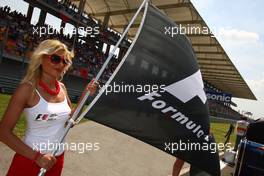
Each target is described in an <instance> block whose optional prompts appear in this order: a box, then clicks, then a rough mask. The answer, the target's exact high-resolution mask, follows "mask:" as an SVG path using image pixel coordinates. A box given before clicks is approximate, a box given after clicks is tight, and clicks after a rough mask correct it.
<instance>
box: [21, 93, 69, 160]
mask: <svg viewBox="0 0 264 176" xmlns="http://www.w3.org/2000/svg"><path fill="white" fill-rule="evenodd" d="M36 92H37V94H38V95H39V97H40V99H39V102H38V103H37V104H36V105H35V106H33V107H30V108H25V109H24V112H25V115H26V120H27V130H26V135H25V138H24V142H25V143H26V144H27V145H28V146H30V147H31V148H32V149H34V150H38V151H40V152H41V153H42V154H47V153H52V151H53V150H54V149H55V147H56V145H57V146H60V147H59V150H58V151H57V153H56V156H58V155H60V154H62V153H63V152H64V145H63V144H64V143H62V144H61V145H59V143H58V137H59V136H60V135H61V133H62V131H63V130H64V124H65V122H66V121H67V120H68V118H69V114H70V112H71V108H70V107H69V105H68V103H67V99H66V96H64V101H62V102H59V103H50V102H47V101H46V100H45V99H44V98H43V97H42V96H41V94H40V93H39V92H38V91H37V90H36Z"/></svg>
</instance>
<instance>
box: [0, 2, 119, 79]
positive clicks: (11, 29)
mask: <svg viewBox="0 0 264 176" xmlns="http://www.w3.org/2000/svg"><path fill="white" fill-rule="evenodd" d="M0 18H1V25H0V42H1V43H3V42H5V45H4V46H5V47H4V52H5V53H8V54H11V55H16V56H20V57H25V58H30V55H31V53H32V51H33V50H34V48H35V47H36V46H37V45H38V44H39V42H41V41H43V40H45V39H58V40H60V41H62V42H64V43H65V44H66V45H67V46H68V47H70V48H71V46H72V45H73V40H74V39H73V36H70V35H64V34H62V33H59V32H57V33H53V34H46V35H43V36H41V38H39V36H38V35H37V34H34V32H33V27H36V26H38V24H37V25H35V26H34V25H32V24H30V23H29V22H28V20H27V18H26V16H25V15H23V14H21V13H19V12H17V11H11V10H10V8H9V7H7V6H5V7H1V8H0ZM42 27H43V26H42ZM44 27H46V28H47V27H48V25H46V24H45V25H44ZM50 29H52V27H50ZM5 35H7V36H5ZM5 37H6V38H7V40H6V41H4V38H5ZM94 42H95V41H93V42H81V41H77V42H75V46H74V53H75V58H74V60H73V67H72V70H71V72H70V74H74V75H77V76H81V77H83V78H85V79H87V78H90V77H94V76H95V75H96V73H98V71H99V69H100V68H101V67H102V65H103V63H104V61H105V59H106V57H107V56H108V55H107V54H104V53H103V52H102V51H99V49H98V47H97V46H96V44H95V43H94ZM114 57H115V58H113V59H112V62H110V63H109V66H108V67H107V69H106V71H105V73H104V75H103V79H107V78H108V77H109V76H110V75H111V73H112V72H113V70H114V69H115V67H116V66H117V64H118V62H119V61H118V59H117V58H116V57H117V56H114Z"/></svg>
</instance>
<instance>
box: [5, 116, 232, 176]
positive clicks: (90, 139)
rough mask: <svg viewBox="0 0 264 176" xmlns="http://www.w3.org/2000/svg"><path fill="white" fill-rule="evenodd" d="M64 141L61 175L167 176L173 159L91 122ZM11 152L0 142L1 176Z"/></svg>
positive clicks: (225, 174)
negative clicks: (63, 161) (66, 145)
mask: <svg viewBox="0 0 264 176" xmlns="http://www.w3.org/2000/svg"><path fill="white" fill-rule="evenodd" d="M66 142H67V143H68V150H67V151H66V153H65V165H64V169H63V174H62V175H63V176H76V175H79V176H124V175H126V176H170V175H171V171H172V166H173V163H174V161H175V157H173V156H171V155H169V154H166V153H164V152H162V151H160V150H159V149H156V148H154V147H152V146H150V145H148V144H145V143H143V142H141V141H139V140H136V139H134V138H132V137H130V136H128V135H125V134H123V133H120V132H118V131H116V130H113V129H110V128H108V127H105V126H103V125H100V124H97V123H94V122H91V121H88V122H85V123H82V124H79V125H77V126H75V127H74V128H72V129H71V131H70V133H69V135H68V136H67V139H66ZM83 146H85V147H83ZM84 148H85V150H83V149H84ZM13 155H14V152H13V151H12V150H10V149H9V148H8V147H6V146H5V145H4V144H3V143H1V142H0V175H1V176H2V175H5V174H6V172H7V170H8V168H9V165H10V163H11V160H12V157H13ZM221 166H222V167H223V168H224V170H222V171H223V172H222V175H223V176H230V175H231V174H230V173H231V172H232V168H229V167H225V165H224V164H223V163H222V165H221ZM188 171H189V165H188V164H185V165H184V167H183V169H182V172H181V175H184V176H187V175H189V174H188Z"/></svg>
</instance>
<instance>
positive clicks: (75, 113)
mask: <svg viewBox="0 0 264 176" xmlns="http://www.w3.org/2000/svg"><path fill="white" fill-rule="evenodd" d="M148 1H149V0H144V1H143V2H142V4H141V5H140V7H139V8H138V10H137V12H136V13H135V15H134V16H133V18H132V19H131V20H130V22H129V24H128V25H127V27H126V29H125V31H124V32H123V34H122V35H121V37H120V39H119V40H118V42H117V43H116V45H115V47H114V48H113V49H112V51H111V52H110V54H109V56H108V57H107V59H106V61H105V62H104V64H103V66H102V68H101V69H100V71H99V72H98V74H97V75H96V77H95V79H94V82H97V81H98V80H99V78H100V77H101V76H102V74H103V72H104V70H105V68H106V66H107V65H108V63H109V61H110V60H111V58H112V57H113V55H114V53H115V51H116V49H117V47H118V46H119V45H120V43H121V42H122V40H123V39H124V38H125V36H126V34H127V33H128V30H129V29H130V27H131V25H132V24H133V23H134V21H135V20H136V17H137V16H138V14H139V12H140V11H141V9H142V8H143V7H144V5H145V4H146V2H148ZM90 93H91V92H90V91H86V93H85V95H84V97H83V98H82V99H81V101H80V103H79V104H78V106H77V108H76V109H75V111H74V113H73V114H72V116H71V118H70V119H69V121H68V124H67V126H66V127H65V130H64V131H63V134H62V135H61V136H60V138H59V139H58V142H59V143H62V142H63V140H64V138H65V137H66V135H67V134H68V132H69V130H70V128H71V127H72V126H73V124H74V122H75V120H76V119H77V118H78V114H79V112H80V111H81V110H82V108H83V106H84V105H85V102H86V100H87V98H88V97H89V95H90ZM57 151H58V145H56V149H55V150H53V152H52V155H53V156H55V154H56V153H57ZM46 172H47V170H46V169H44V168H41V169H40V172H39V174H38V176H44V175H45V173H46Z"/></svg>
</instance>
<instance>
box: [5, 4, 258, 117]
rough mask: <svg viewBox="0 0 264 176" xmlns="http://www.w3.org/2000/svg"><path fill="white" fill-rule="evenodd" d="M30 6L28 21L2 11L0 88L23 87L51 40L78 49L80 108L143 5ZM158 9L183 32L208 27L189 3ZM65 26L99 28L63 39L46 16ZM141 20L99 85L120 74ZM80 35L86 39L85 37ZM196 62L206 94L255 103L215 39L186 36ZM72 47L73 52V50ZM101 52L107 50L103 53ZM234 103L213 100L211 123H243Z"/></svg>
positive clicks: (69, 78)
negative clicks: (37, 51) (33, 58)
mask: <svg viewBox="0 0 264 176" xmlns="http://www.w3.org/2000/svg"><path fill="white" fill-rule="evenodd" d="M25 2H27V3H28V4H29V6H28V11H27V13H26V14H27V15H23V14H21V13H19V12H16V11H12V10H11V9H10V7H7V6H5V7H1V9H0V18H1V22H0V42H1V44H0V88H1V92H3V93H9V94H11V93H12V92H13V91H14V89H15V88H16V86H17V85H18V84H19V82H20V80H21V78H22V76H23V74H24V73H25V69H26V66H27V63H28V60H29V58H30V55H31V53H32V51H33V50H34V48H35V47H36V46H37V45H38V43H39V42H41V41H42V40H45V39H48V38H55V39H59V40H61V41H63V42H64V43H66V44H67V45H68V47H69V48H74V53H75V59H74V62H73V67H72V69H71V71H70V72H69V73H68V74H67V75H66V76H65V77H64V80H63V81H64V83H65V84H66V86H67V87H68V90H69V95H70V98H71V99H72V100H73V101H74V102H76V101H77V100H78V98H79V96H80V94H81V91H82V88H83V86H84V85H85V84H86V83H87V82H88V81H89V80H90V79H91V78H93V77H94V76H95V74H96V73H97V72H98V71H99V69H100V68H101V66H102V65H103V63H104V61H105V59H106V58H107V56H108V55H109V52H110V46H111V45H114V44H115V43H116V42H117V40H118V39H119V38H120V33H122V31H123V30H124V28H125V27H126V26H127V24H128V22H129V19H130V18H131V16H132V14H133V13H135V11H136V8H137V7H138V6H139V3H140V2H139V1H134V0H125V1H121V0H120V1H115V2H112V1H89V2H88V1H85V0H62V1H57V0H25ZM152 2H153V4H154V5H156V6H157V7H158V8H159V9H161V10H162V11H163V12H164V13H165V14H167V15H168V16H169V17H170V18H172V19H173V20H174V21H175V22H176V23H177V24H181V25H183V26H186V27H187V26H195V27H198V28H203V27H207V28H208V26H207V25H206V23H205V22H204V20H203V19H202V18H201V16H200V15H199V13H198V12H197V10H196V9H195V7H194V6H193V5H192V3H191V2H190V1H189V0H185V1H182V0H175V1H173V2H172V1H170V0H163V1H160V0H155V1H152ZM34 8H39V9H41V12H40V17H39V21H38V23H37V24H36V25H33V24H31V23H30V21H31V18H32V14H33V10H34ZM48 13H49V14H52V15H54V16H56V17H58V18H60V19H61V20H62V22H61V25H60V26H61V27H62V28H63V27H65V25H66V24H67V23H69V24H72V25H73V26H75V27H80V26H82V27H89V26H90V27H93V28H98V29H99V33H98V34H96V32H94V33H93V34H91V35H87V34H84V33H83V32H80V35H78V34H76V35H69V34H64V33H63V30H60V31H57V32H54V31H55V29H54V28H53V27H52V26H48V25H47V24H46V23H45V19H46V16H47V14H48ZM138 22H139V20H136V22H135V24H133V25H132V29H131V30H130V31H129V34H128V36H127V38H126V40H125V41H123V42H122V44H121V47H120V48H119V52H118V54H117V55H116V56H115V58H114V59H112V61H111V63H110V65H109V66H108V67H107V69H106V71H105V72H104V75H103V77H102V79H101V80H100V82H104V81H105V80H107V79H108V78H109V77H110V75H111V73H112V72H113V71H114V69H115V68H116V66H117V64H118V63H119V61H120V60H121V58H122V56H123V55H124V53H125V52H126V50H127V48H128V47H129V45H130V42H131V40H133V37H134V36H135V32H136V31H137V28H138V26H139V23H138ZM40 27H45V28H46V29H47V28H49V30H50V31H51V33H53V34H46V35H43V36H41V37H39V34H34V31H33V29H34V28H40ZM81 33H82V34H81ZM187 36H188V38H189V39H190V41H191V43H192V45H193V48H194V51H195V53H196V55H197V58H198V63H199V65H200V68H201V72H202V75H203V79H204V80H205V82H206V83H205V88H206V89H210V90H213V91H215V92H217V93H229V94H232V96H233V97H237V98H247V99H256V97H255V96H254V94H253V93H252V91H251V90H250V88H249V87H248V85H247V83H246V82H245V81H244V79H243V78H242V76H241V75H240V74H239V72H238V70H237V69H236V67H235V66H234V64H233V63H232V61H231V60H230V58H229V57H228V55H227V54H226V52H225V51H224V49H223V48H222V46H221V45H220V43H219V42H218V41H217V39H216V38H214V37H213V36H212V34H199V35H196V34H187ZM73 46H74V47H73ZM103 46H106V47H105V48H106V49H105V51H103ZM231 105H234V103H233V102H232V101H231V102H230V103H224V102H219V101H213V100H209V107H210V114H211V116H213V117H217V118H223V119H232V120H239V119H241V118H245V117H244V116H243V115H241V114H240V113H238V112H236V111H235V110H233V109H232V108H231Z"/></svg>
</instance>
